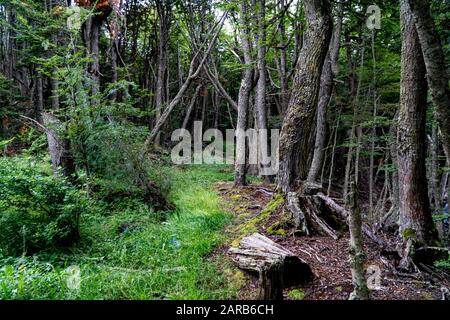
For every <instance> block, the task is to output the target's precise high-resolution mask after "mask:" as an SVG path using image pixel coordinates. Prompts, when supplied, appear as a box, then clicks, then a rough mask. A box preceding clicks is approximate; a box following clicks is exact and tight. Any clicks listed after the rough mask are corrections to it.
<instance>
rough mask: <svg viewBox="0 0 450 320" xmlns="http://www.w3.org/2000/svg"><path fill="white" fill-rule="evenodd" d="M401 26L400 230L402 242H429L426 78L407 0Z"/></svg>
mask: <svg viewBox="0 0 450 320" xmlns="http://www.w3.org/2000/svg"><path fill="white" fill-rule="evenodd" d="M401 28H402V71H401V84H400V85H401V86H400V88H401V89H400V113H399V124H398V137H397V147H398V164H399V189H400V193H399V196H400V232H401V234H402V235H403V238H404V240H405V242H406V241H408V240H410V239H411V240H414V241H418V242H419V243H422V244H428V245H431V244H433V241H434V239H435V228H434V225H433V220H432V217H431V210H430V204H429V201H428V190H427V177H426V166H425V157H426V145H425V138H426V137H425V120H426V110H427V82H426V78H425V64H424V60H423V56H422V53H421V47H420V43H419V38H418V36H417V32H416V27H415V24H414V21H413V19H412V14H411V11H410V9H409V5H408V1H407V0H402V1H401ZM408 254H409V253H408ZM408 254H407V255H408Z"/></svg>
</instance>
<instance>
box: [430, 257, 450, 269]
mask: <svg viewBox="0 0 450 320" xmlns="http://www.w3.org/2000/svg"><path fill="white" fill-rule="evenodd" d="M434 265H435V266H436V267H438V268H441V269H450V254H449V255H448V258H447V260H439V261H436V262H435V263H434Z"/></svg>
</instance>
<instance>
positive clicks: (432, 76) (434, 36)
mask: <svg viewBox="0 0 450 320" xmlns="http://www.w3.org/2000/svg"><path fill="white" fill-rule="evenodd" d="M408 4H409V6H410V10H411V13H412V16H413V17H414V22H415V25H416V30H417V34H418V37H419V40H420V46H421V48H422V54H423V59H424V62H425V66H426V71H427V78H428V85H429V88H430V91H431V99H432V101H433V104H434V107H435V108H436V114H437V120H438V123H439V127H440V130H441V135H442V144H443V146H444V151H445V155H446V156H447V159H449V160H450V125H449V123H450V89H449V74H448V71H447V68H446V62H445V58H444V52H443V50H442V46H441V42H440V39H439V34H438V33H437V31H436V28H435V25H434V20H433V17H432V16H431V13H430V1H429V0H408Z"/></svg>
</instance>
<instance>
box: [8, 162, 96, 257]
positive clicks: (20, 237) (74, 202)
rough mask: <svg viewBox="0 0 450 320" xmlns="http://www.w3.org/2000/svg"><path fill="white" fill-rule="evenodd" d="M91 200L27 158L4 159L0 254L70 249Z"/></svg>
mask: <svg viewBox="0 0 450 320" xmlns="http://www.w3.org/2000/svg"><path fill="white" fill-rule="evenodd" d="M86 204H87V198H86V197H85V196H84V195H83V194H82V193H81V191H79V190H78V189H77V188H75V187H74V186H72V185H71V184H70V183H68V182H67V181H66V180H64V179H63V178H60V177H55V176H53V175H52V174H51V173H49V172H45V171H43V168H40V167H38V166H37V165H35V164H33V163H32V162H30V161H28V160H26V159H11V158H2V159H0V254H3V255H20V254H24V253H28V254H30V253H34V252H37V251H41V250H43V249H52V248H56V247H61V246H69V245H71V244H73V243H74V242H75V241H77V240H78V238H79V231H78V228H79V227H78V225H79V217H80V214H81V213H82V212H83V211H84V210H85V208H86V207H87V206H86Z"/></svg>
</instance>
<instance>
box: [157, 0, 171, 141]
mask: <svg viewBox="0 0 450 320" xmlns="http://www.w3.org/2000/svg"><path fill="white" fill-rule="evenodd" d="M156 10H157V12H158V20H159V24H158V36H159V38H158V72H157V75H156V92H155V107H156V110H155V111H156V114H155V121H156V122H158V121H159V119H160V118H161V110H162V109H163V107H164V104H165V102H166V99H165V95H166V76H167V57H168V41H169V29H170V19H171V18H170V15H171V4H164V2H162V1H156ZM160 136H161V135H160V133H159V132H158V134H157V135H156V137H155V139H154V143H155V144H156V145H159V144H160Z"/></svg>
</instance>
